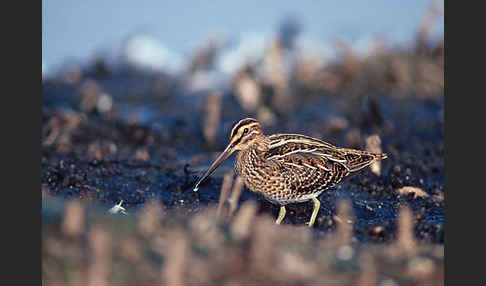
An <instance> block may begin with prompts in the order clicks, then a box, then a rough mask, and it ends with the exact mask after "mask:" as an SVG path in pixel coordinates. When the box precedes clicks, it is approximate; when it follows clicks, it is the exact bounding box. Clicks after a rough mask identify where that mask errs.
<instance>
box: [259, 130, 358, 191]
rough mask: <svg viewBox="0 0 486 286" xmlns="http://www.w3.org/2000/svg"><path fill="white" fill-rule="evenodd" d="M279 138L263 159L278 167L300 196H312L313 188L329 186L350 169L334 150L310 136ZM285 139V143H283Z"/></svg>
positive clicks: (332, 147) (339, 179) (334, 148)
mask: <svg viewBox="0 0 486 286" xmlns="http://www.w3.org/2000/svg"><path fill="white" fill-rule="evenodd" d="M280 136H282V135H280ZM298 136H299V137H296V135H292V137H283V136H282V137H280V138H277V139H278V140H277V139H276V137H273V139H275V140H274V141H273V143H274V144H271V145H270V149H269V151H268V152H266V155H265V157H266V159H267V160H269V161H271V162H274V163H275V164H278V165H279V166H281V170H282V176H284V177H286V178H287V180H289V183H290V185H291V186H292V188H295V189H296V190H298V192H299V193H309V194H310V193H313V192H315V190H316V189H320V188H324V187H329V186H332V185H334V184H336V183H338V182H339V181H341V179H342V178H343V177H345V176H346V175H347V174H348V173H349V170H348V169H347V167H346V165H345V162H346V160H345V158H344V157H342V154H341V153H340V152H334V153H333V151H335V150H336V147H334V146H332V145H331V144H328V143H325V142H323V141H320V140H316V139H313V138H310V137H306V136H301V135H298ZM271 139H272V138H271ZM283 140H285V141H283Z"/></svg>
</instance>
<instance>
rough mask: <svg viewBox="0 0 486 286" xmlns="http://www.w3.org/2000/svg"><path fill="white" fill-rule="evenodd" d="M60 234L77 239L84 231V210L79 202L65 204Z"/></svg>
mask: <svg viewBox="0 0 486 286" xmlns="http://www.w3.org/2000/svg"><path fill="white" fill-rule="evenodd" d="M61 230H62V233H63V234H64V235H66V236H68V237H72V238H74V237H78V236H79V235H80V234H81V233H83V231H84V208H83V206H82V205H81V202H79V201H77V200H73V201H70V202H68V203H67V205H66V212H65V215H64V219H63V221H62V225H61Z"/></svg>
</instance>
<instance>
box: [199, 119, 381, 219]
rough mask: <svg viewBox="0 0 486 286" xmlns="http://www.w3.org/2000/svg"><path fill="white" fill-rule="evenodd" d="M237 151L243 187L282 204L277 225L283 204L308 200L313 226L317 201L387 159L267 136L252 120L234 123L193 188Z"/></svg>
mask: <svg viewBox="0 0 486 286" xmlns="http://www.w3.org/2000/svg"><path fill="white" fill-rule="evenodd" d="M236 151H238V153H237V155H236V160H235V164H234V167H235V171H236V174H237V175H238V176H241V177H242V178H243V180H244V184H245V186H246V187H247V188H248V189H249V190H250V191H253V192H255V193H258V194H260V195H262V196H263V197H264V198H265V199H267V200H268V201H270V202H271V203H273V204H276V205H280V211H279V214H278V217H277V219H276V221H275V223H277V224H280V223H281V222H282V220H283V219H284V217H285V214H286V208H285V205H287V204H289V203H300V202H306V201H309V200H312V201H313V203H314V209H313V211H312V214H311V217H310V220H309V221H308V222H307V225H308V226H309V227H312V226H313V225H314V223H315V220H316V217H317V214H318V212H319V209H320V205H321V203H320V201H319V199H318V198H317V197H318V196H319V195H320V194H321V193H322V192H324V191H325V190H328V189H329V188H331V187H333V186H335V185H336V184H338V183H339V182H340V181H341V180H342V179H343V178H345V177H346V176H348V175H349V174H351V173H354V172H357V171H359V170H361V169H363V168H365V167H367V166H369V165H371V164H372V163H374V162H376V161H379V160H383V159H386V158H387V154H385V153H372V152H367V151H362V150H356V149H349V148H341V147H336V146H334V145H332V144H330V143H327V142H325V141H322V140H319V139H316V138H312V137H309V136H305V135H300V134H274V135H269V136H266V135H265V134H264V133H263V132H262V128H261V124H260V123H259V122H258V121H257V120H256V119H254V118H244V119H241V120H239V121H237V122H236V123H234V124H233V126H232V128H231V132H230V137H229V144H228V145H227V146H226V148H225V149H224V151H223V152H221V153H220V154H219V156H218V157H217V158H216V159H215V160H214V162H213V163H212V164H211V165H210V166H209V168H208V169H207V170H206V172H205V173H204V174H203V176H202V177H200V178H199V180H198V181H197V183H196V184H195V186H194V189H193V190H194V191H195V192H197V191H198V190H199V185H200V184H201V182H203V181H204V180H205V179H206V178H207V177H209V176H210V175H211V174H212V173H213V172H214V170H215V169H216V168H218V167H219V166H220V165H221V163H222V162H223V161H225V160H226V159H227V158H228V157H229V156H230V155H231V154H233V153H234V152H236Z"/></svg>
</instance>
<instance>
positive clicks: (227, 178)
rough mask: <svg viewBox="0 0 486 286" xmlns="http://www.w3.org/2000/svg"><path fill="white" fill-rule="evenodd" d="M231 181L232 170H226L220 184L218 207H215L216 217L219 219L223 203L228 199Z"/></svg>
mask: <svg viewBox="0 0 486 286" xmlns="http://www.w3.org/2000/svg"><path fill="white" fill-rule="evenodd" d="M232 183H233V171H228V172H227V173H226V174H225V175H224V177H223V184H222V185H221V191H220V194H219V202H218V208H217V209H216V217H217V218H219V219H221V218H222V212H223V207H224V204H225V203H226V200H227V199H228V195H229V191H230V189H231V185H232Z"/></svg>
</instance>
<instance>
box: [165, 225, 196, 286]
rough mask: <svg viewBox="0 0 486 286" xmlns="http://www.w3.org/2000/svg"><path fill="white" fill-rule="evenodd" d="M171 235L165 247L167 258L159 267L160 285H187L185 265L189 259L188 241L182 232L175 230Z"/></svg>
mask: <svg viewBox="0 0 486 286" xmlns="http://www.w3.org/2000/svg"><path fill="white" fill-rule="evenodd" d="M171 237H172V238H171V239H170V241H172V243H171V246H170V247H169V248H168V249H167V260H166V262H165V263H164V265H163V266H162V269H161V274H162V282H163V283H162V285H167V286H184V285H187V281H186V279H185V277H186V275H185V265H187V263H188V261H189V255H190V253H189V252H190V249H189V245H188V243H189V242H188V241H187V238H186V237H185V235H184V234H183V233H179V232H176V233H173V234H172V235H171Z"/></svg>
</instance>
